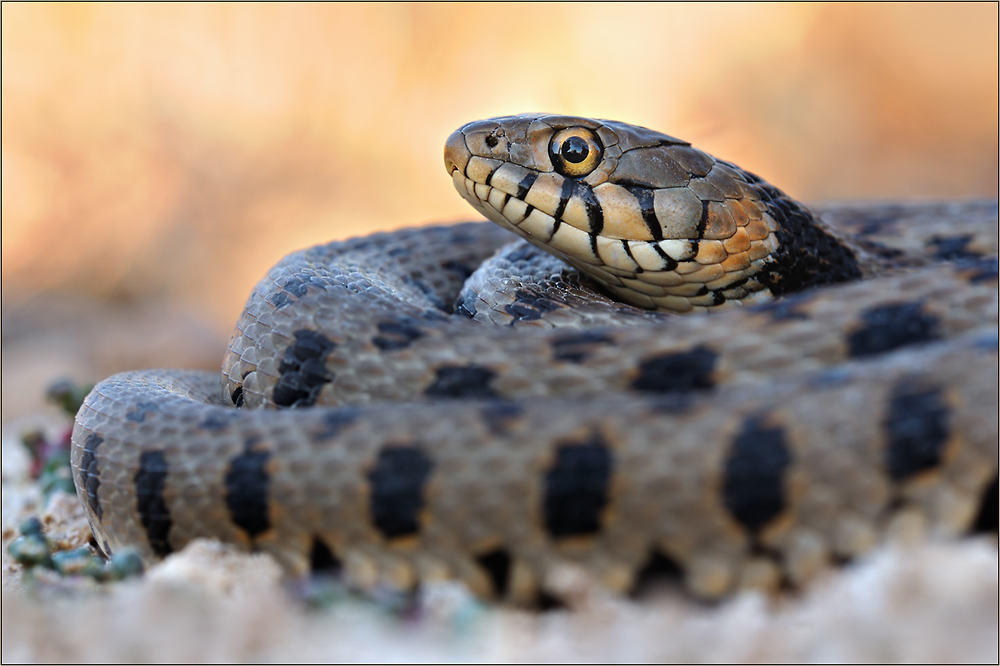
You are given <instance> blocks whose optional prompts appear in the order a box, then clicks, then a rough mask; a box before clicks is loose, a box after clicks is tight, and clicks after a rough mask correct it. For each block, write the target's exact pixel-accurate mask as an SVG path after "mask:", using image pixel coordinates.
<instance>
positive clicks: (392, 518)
mask: <svg viewBox="0 0 1000 666" xmlns="http://www.w3.org/2000/svg"><path fill="white" fill-rule="evenodd" d="M432 466H433V464H432V463H431V459H430V458H428V457H427V454H425V453H424V452H423V451H421V450H420V449H418V448H415V447H388V448H384V449H382V450H381V451H380V452H379V454H378V460H377V462H376V463H375V467H374V469H372V471H371V472H369V473H368V482H369V483H370V484H371V494H370V496H369V503H370V508H371V515H372V521H373V522H374V523H375V527H377V528H378V530H379V531H380V532H381V533H382V534H383V535H384V536H385V537H386V538H387V539H392V538H395V537H402V536H408V535H411V534H416V533H417V531H418V530H419V528H420V521H419V519H420V511H421V510H422V509H423V507H424V501H425V500H424V486H425V484H426V482H427V477H428V476H430V473H431V467H432Z"/></svg>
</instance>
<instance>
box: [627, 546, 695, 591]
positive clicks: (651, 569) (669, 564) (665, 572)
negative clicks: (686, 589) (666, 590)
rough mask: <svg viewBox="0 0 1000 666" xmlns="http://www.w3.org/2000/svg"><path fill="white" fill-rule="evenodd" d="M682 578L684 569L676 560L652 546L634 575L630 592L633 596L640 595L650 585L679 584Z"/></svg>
mask: <svg viewBox="0 0 1000 666" xmlns="http://www.w3.org/2000/svg"><path fill="white" fill-rule="evenodd" d="M683 580H684V569H683V568H682V567H681V566H680V565H679V564H677V562H676V560H674V559H672V558H671V557H670V556H668V555H665V554H664V553H661V552H660V551H659V550H658V549H656V548H654V549H652V550H651V551H650V553H649V559H648V560H646V564H645V565H643V567H642V569H640V570H639V572H638V573H637V574H636V576H635V583H634V584H633V585H632V590H631V592H630V594H631V596H633V597H641V596H642V594H643V592H645V591H647V590H649V589H650V588H651V587H653V586H655V585H658V584H662V583H667V584H677V585H679V584H680V583H681V582H683Z"/></svg>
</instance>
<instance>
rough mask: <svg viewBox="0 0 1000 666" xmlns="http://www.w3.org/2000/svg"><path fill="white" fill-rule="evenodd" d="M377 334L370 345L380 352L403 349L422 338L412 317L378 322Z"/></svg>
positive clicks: (421, 333) (422, 334)
mask: <svg viewBox="0 0 1000 666" xmlns="http://www.w3.org/2000/svg"><path fill="white" fill-rule="evenodd" d="M378 333H379V334H378V335H376V336H375V337H374V338H372V344H374V345H375V346H376V347H378V348H379V349H381V350H382V351H391V350H393V349H405V348H406V347H409V346H410V345H411V344H412V343H413V341H414V340H417V339H419V338H422V337H423V336H424V333H423V331H421V330H420V329H419V328H417V326H416V322H415V321H414V319H413V318H412V317H398V318H397V319H396V320H395V321H382V322H379V323H378Z"/></svg>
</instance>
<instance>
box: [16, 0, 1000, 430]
mask: <svg viewBox="0 0 1000 666" xmlns="http://www.w3.org/2000/svg"><path fill="white" fill-rule="evenodd" d="M2 12H3V40H2V42H3V45H2V50H3V83H2V91H3V102H2V111H3V123H2V124H3V191H2V195H3V207H2V216H3V217H2V230H3V238H2V241H3V275H2V277H3V286H2V301H3V305H2V353H3V383H2V386H3V396H2V405H3V419H4V421H7V420H9V419H10V418H13V417H15V416H17V415H20V414H23V413H25V412H28V411H30V410H33V409H37V407H38V405H39V404H41V401H42V392H43V390H44V386H45V385H46V384H48V383H49V382H50V381H52V380H53V379H56V378H58V377H62V376H68V377H71V378H74V379H76V380H78V381H87V382H92V381H95V380H98V379H101V378H103V377H104V376H106V375H108V374H110V373H112V372H115V371H119V370H122V369H128V368H141V367H147V366H177V367H205V368H217V367H218V365H219V364H220V362H221V358H222V353H223V350H224V346H225V343H226V341H227V339H228V335H229V329H230V327H231V326H232V324H233V322H234V321H235V319H236V316H237V314H238V313H239V310H240V308H241V307H242V304H243V301H244V299H245V298H246V296H247V294H248V293H249V291H250V289H251V287H252V286H253V284H254V283H255V282H256V280H257V279H258V278H259V277H261V276H262V275H263V274H264V272H265V271H266V270H267V269H268V268H269V267H270V266H271V265H272V264H273V263H274V262H276V261H277V260H278V259H279V258H280V257H281V256H282V255H284V254H285V253H287V252H289V251H291V250H294V249H298V248H301V247H303V246H307V245H312V244H315V243H319V242H322V241H328V240H332V239H338V238H345V237H349V236H354V235H359V234H366V233H369V232H372V231H376V230H385V229H393V228H397V227H402V226H411V225H419V224H426V223H430V222H435V221H452V220H459V219H469V218H472V217H474V215H473V211H472V210H471V209H470V208H468V206H467V204H465V202H464V201H462V200H461V199H460V198H459V197H458V196H457V194H456V193H455V192H454V191H453V188H452V185H451V181H450V179H449V178H448V177H447V175H446V174H445V172H444V167H443V163H442V157H441V154H442V147H443V143H444V140H445V138H446V137H447V136H448V134H449V133H450V132H451V131H452V130H454V129H456V128H457V127H459V126H460V125H462V124H463V123H465V122H467V121H470V120H474V119H478V118H484V117H489V116H497V115H504V114H511V113H519V112H524V111H537V110H542V111H552V112H559V113H566V114H575V115H584V116H594V117H603V118H614V119H619V120H624V121H627V122H631V123H635V124H640V125H646V126H649V127H652V128H655V129H658V130H661V131H664V132H666V133H668V134H672V135H674V136H678V137H681V138H684V139H686V140H688V141H691V142H692V143H694V144H695V145H696V146H698V147H700V148H702V149H704V150H707V151H708V152H710V153H713V154H715V155H718V156H719V157H722V158H724V159H728V160H731V161H734V162H736V163H737V164H740V165H741V166H743V167H745V168H747V169H749V170H751V171H754V172H756V173H759V174H761V175H762V176H764V177H765V178H767V179H768V180H770V181H772V182H774V183H775V184H777V185H779V186H780V187H782V188H783V189H784V190H786V191H787V192H788V193H789V194H791V195H792V196H795V197H797V198H800V199H803V200H805V201H807V202H811V203H823V202H828V201H834V200H858V199H881V200H885V199H917V198H919V199H943V198H996V197H997V182H998V181H997V179H998V171H997V159H998V148H997V145H998V144H997V142H998V137H997V122H998V119H997V98H998V91H997V77H998V72H997V58H998V57H997V49H998V44H997V23H998V16H997V5H996V4H995V3H978V4H952V3H945V4H832V5H823V4H765V5H755V4H742V3H740V4H704V5H702V4H690V5H683V4H681V5H677V4H667V5H655V4H652V5H651V4H638V5H627V4H626V5H621V4H614V5H612V4H582V5H574V4H542V5H536V4H514V5H505V4H477V5H464V4H451V3H448V4H419V5H391V4H365V5H346V4H335V5H326V6H323V5H313V4H305V5H263V4H253V5H239V4H225V5H205V4H195V5H159V4H134V5H119V4H99V5H87V4H45V5H35V4H6V3H5V4H3V6H2Z"/></svg>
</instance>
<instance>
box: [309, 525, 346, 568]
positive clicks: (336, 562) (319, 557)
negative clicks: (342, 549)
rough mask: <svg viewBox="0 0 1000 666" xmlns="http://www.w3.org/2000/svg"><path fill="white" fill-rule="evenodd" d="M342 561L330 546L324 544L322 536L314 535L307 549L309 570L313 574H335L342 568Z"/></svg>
mask: <svg viewBox="0 0 1000 666" xmlns="http://www.w3.org/2000/svg"><path fill="white" fill-rule="evenodd" d="M343 568H344V566H343V563H342V562H341V561H340V558H338V557H337V556H336V555H334V554H333V551H332V550H330V547H329V546H327V545H326V542H325V541H323V538H322V537H321V536H319V535H314V536H313V539H312V547H311V548H310V549H309V570H310V571H312V572H313V573H314V574H318V573H321V574H331V575H337V574H339V573H340V572H341V571H342V570H343Z"/></svg>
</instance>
